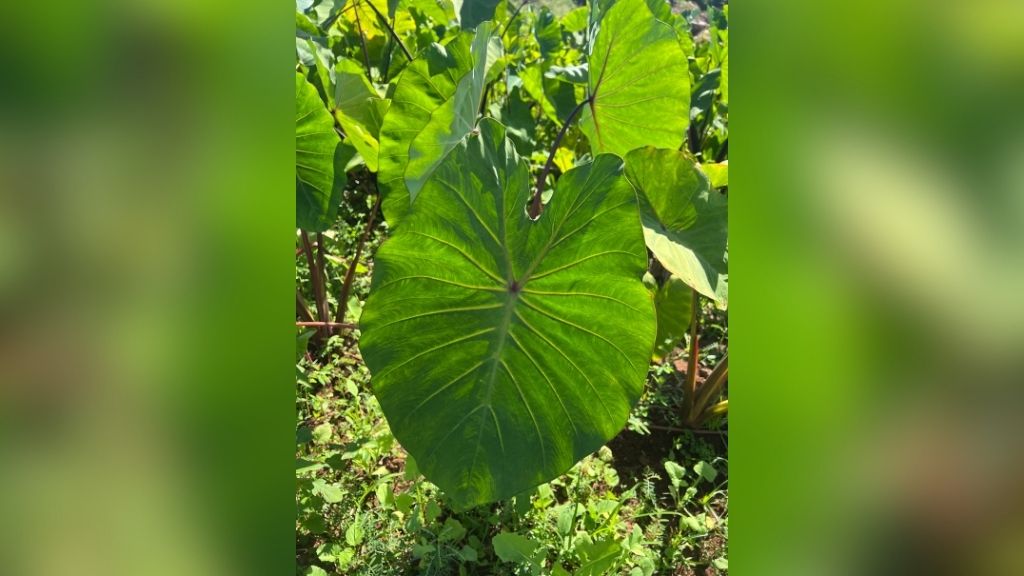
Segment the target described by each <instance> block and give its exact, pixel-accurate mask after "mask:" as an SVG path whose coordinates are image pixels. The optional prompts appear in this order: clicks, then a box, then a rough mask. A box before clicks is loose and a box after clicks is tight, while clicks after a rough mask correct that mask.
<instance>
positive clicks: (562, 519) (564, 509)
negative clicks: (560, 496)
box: [557, 503, 577, 538]
mask: <svg viewBox="0 0 1024 576" xmlns="http://www.w3.org/2000/svg"><path fill="white" fill-rule="evenodd" d="M576 507H577V506H576V504H574V503H573V504H563V505H561V506H559V510H558V522H557V526H558V534H559V535H560V536H562V537H563V538H564V537H566V536H568V535H569V533H570V532H571V531H572V521H573V519H574V518H575V517H576Z"/></svg>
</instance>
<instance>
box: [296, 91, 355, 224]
mask: <svg viewBox="0 0 1024 576" xmlns="http://www.w3.org/2000/svg"><path fill="white" fill-rule="evenodd" d="M340 143H341V138H340V137H338V133H337V132H335V131H334V120H332V119H331V115H330V113H328V112H327V108H325V107H324V103H323V100H321V99H320V95H319V94H318V93H317V91H316V88H314V87H313V85H312V84H310V83H309V82H306V79H305V78H303V76H302V74H299V73H298V72H296V73H295V225H296V226H298V227H299V228H302V229H303V230H309V231H310V232H322V231H324V230H326V229H328V228H330V226H331V224H333V223H334V218H335V217H336V216H337V215H338V203H339V202H340V201H341V190H342V188H344V187H345V172H344V171H343V170H337V171H336V170H335V169H334V160H335V155H336V153H339V152H340V151H339V146H338V145H339V144H340Z"/></svg>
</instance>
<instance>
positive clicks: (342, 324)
mask: <svg viewBox="0 0 1024 576" xmlns="http://www.w3.org/2000/svg"><path fill="white" fill-rule="evenodd" d="M295 325H296V326H303V327H309V328H314V327H315V328H347V329H349V330H351V329H354V328H355V327H356V325H355V324H351V323H348V322H313V321H308V322H307V321H303V322H296V323H295Z"/></svg>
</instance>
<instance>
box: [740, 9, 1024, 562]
mask: <svg viewBox="0 0 1024 576" xmlns="http://www.w3.org/2000/svg"><path fill="white" fill-rule="evenodd" d="M731 16H732V17H731V18H730V27H731V28H732V31H731V37H732V40H733V44H734V46H733V52H734V54H733V64H734V68H733V76H734V80H733V93H734V96H733V98H732V100H731V101H730V108H731V109H730V117H731V128H732V132H733V142H732V150H731V153H732V162H731V164H732V171H733V174H732V179H731V189H730V192H731V196H732V198H731V199H730V200H731V201H730V208H731V213H730V218H731V222H730V228H731V233H732V246H731V261H730V268H731V272H732V278H731V279H730V285H731V287H732V289H733V291H732V294H731V302H730V304H731V310H730V320H731V322H730V328H731V329H732V334H731V335H732V338H731V341H730V343H731V346H732V348H734V349H733V350H732V354H731V356H732V357H733V358H734V366H733V370H732V374H731V376H732V378H733V380H732V382H731V388H730V393H731V398H730V399H731V400H732V402H730V404H731V405H732V406H731V408H732V410H731V413H730V421H731V437H732V444H731V446H730V448H731V450H732V453H731V454H730V467H731V473H732V476H731V479H732V483H731V486H730V488H731V489H732V493H731V496H732V499H731V500H732V502H731V504H732V510H731V512H732V517H733V519H734V524H733V527H732V529H733V531H732V534H731V538H730V545H731V546H730V556H731V558H730V560H731V562H730V566H731V568H732V569H733V570H734V571H735V573H736V574H771V575H774V574H786V575H791V576H792V575H804V574H806V575H832V574H843V575H845V574H874V575H883V574H972V575H981V574H985V575H988V574H992V575H1009V574H1024V417H1022V416H1024V414H1022V410H1021V409H1022V407H1024V388H1022V384H1024V371H1022V368H1024V354H1022V352H1024V107H1022V106H1021V102H1024V99H1022V94H1024V90H1022V88H1024V3H1021V2H1017V1H1013V0H1005V1H1003V0H978V1H974V2H936V1H930V2H925V1H921V0H917V1H901V2H891V1H879V0H862V1H860V2H828V3H823V2H810V1H793V0H790V1H783V2H746V3H744V2H734V3H732V14H731Z"/></svg>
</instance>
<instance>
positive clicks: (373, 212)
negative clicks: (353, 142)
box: [334, 174, 381, 323]
mask: <svg viewBox="0 0 1024 576" xmlns="http://www.w3.org/2000/svg"><path fill="white" fill-rule="evenodd" d="M373 187H374V189H375V190H376V192H377V198H376V200H374V201H373V208H371V209H370V217H369V218H367V220H366V228H365V229H364V230H363V234H362V236H360V237H359V244H358V245H356V253H355V254H353V255H352V260H351V261H350V262H349V263H348V269H347V270H345V281H344V282H343V283H342V285H341V295H340V296H338V312H337V314H335V316H334V321H335V323H341V322H343V321H344V320H345V310H346V309H347V308H348V296H349V293H350V292H351V291H352V279H353V278H354V277H355V272H356V265H357V264H358V263H359V257H360V256H362V254H363V246H365V245H366V240H367V239H368V238H369V237H370V231H371V230H373V224H374V222H376V221H377V212H378V211H379V210H380V196H381V195H380V189H378V188H377V176H376V174H375V175H374V176H373Z"/></svg>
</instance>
